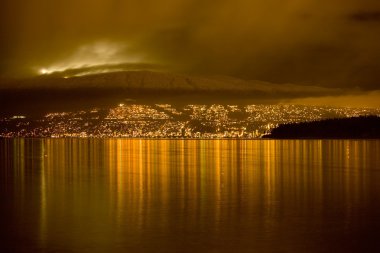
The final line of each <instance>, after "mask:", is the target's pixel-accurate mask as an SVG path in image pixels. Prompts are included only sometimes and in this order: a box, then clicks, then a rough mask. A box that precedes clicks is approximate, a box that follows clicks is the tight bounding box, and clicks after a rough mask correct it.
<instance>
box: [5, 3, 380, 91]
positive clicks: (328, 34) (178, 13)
mask: <svg viewBox="0 0 380 253" xmlns="http://www.w3.org/2000/svg"><path fill="white" fill-rule="evenodd" d="M0 19H1V30H0V33H1V34H0V36H1V40H0V50H1V51H0V53H1V58H0V66H1V68H0V76H1V77H2V78H14V77H27V76H33V75H37V74H42V73H45V72H46V73H47V72H52V71H55V70H63V69H67V68H81V67H88V66H90V67H91V66H97V65H107V64H123V63H127V64H153V65H154V64H156V65H160V66H165V68H167V70H168V71H173V72H181V73H187V74H193V75H226V76H233V77H236V78H242V79H246V80H262V81H267V82H273V83H294V84H298V85H317V86H324V87H329V88H335V87H339V88H348V89H361V90H364V91H371V90H377V89H379V82H380V75H379V73H380V60H379V59H380V1H378V0H329V1H320V0H267V1H259V0H234V1H230V0H229V1H227V0H218V1H217V0H213V1H208V0H207V1H205V0H160V1H157V0H80V1H78V0H28V1H25V0H23V1H22V0H3V1H1V3H0Z"/></svg>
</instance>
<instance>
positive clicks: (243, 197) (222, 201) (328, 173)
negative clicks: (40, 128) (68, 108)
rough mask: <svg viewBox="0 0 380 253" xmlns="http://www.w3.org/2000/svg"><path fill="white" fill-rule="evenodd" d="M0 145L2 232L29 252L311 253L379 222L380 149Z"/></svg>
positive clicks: (346, 144) (352, 144) (343, 144)
mask: <svg viewBox="0 0 380 253" xmlns="http://www.w3.org/2000/svg"><path fill="white" fill-rule="evenodd" d="M0 144H1V148H2V150H1V151H2V152H1V162H2V164H1V165H2V174H1V175H2V180H4V182H7V184H6V186H7V187H8V188H10V187H11V188H12V189H8V188H6V190H7V192H8V193H9V192H11V195H12V197H14V199H13V200H12V205H11V206H10V207H9V208H10V212H12V213H13V215H14V218H15V220H14V221H9V222H12V224H11V225H12V226H19V227H18V228H19V229H20V231H25V232H18V233H24V234H16V235H14V236H15V237H16V238H17V237H18V236H23V238H28V241H27V243H26V244H25V245H27V246H29V247H32V248H33V247H34V249H47V250H54V249H58V250H71V251H78V252H80V251H83V250H84V251H91V249H95V248H96V250H99V251H102V250H111V251H123V250H126V249H127V250H128V249H129V250H131V251H136V250H137V249H139V250H140V249H142V251H154V249H157V247H161V248H163V249H167V250H166V251H169V252H175V251H178V250H179V249H181V251H187V252H190V251H209V250H210V249H211V250H215V251H225V252H228V251H231V250H238V251H251V250H252V249H259V250H260V249H261V251H265V250H267V251H270V250H269V249H276V247H280V246H276V245H277V244H273V242H274V241H276V242H278V243H279V244H278V245H281V250H282V251H284V252H290V251H294V250H301V249H303V250H305V249H308V251H314V250H315V251H318V250H319V249H320V247H330V246H331V245H330V244H332V245H335V244H334V243H336V242H339V241H342V240H343V239H345V238H344V236H343V235H347V234H352V235H354V234H356V233H359V232H360V233H362V232H363V231H357V230H358V229H359V228H360V226H362V225H363V223H366V222H368V223H369V221H370V220H368V221H366V220H363V216H362V215H363V214H365V215H368V217H371V215H374V216H375V215H377V214H379V212H378V211H377V209H378V208H377V207H378V205H379V204H378V203H379V201H378V200H380V196H379V195H380V187H379V184H378V182H379V181H378V180H380V175H379V173H378V168H380V167H379V165H380V158H379V156H378V154H380V152H379V151H380V141H349V140H347V141H346V140H331V141H326V140H324V141H322V140H315V141H302V140H300V141H294V140H282V141H275V140H265V141H262V140H257V141H252V140H247V141H245V140H128V139H13V140H2V141H1V143H0ZM375 207H376V208H377V209H376V208H375ZM16 220H17V222H16ZM22 224H23V225H22ZM359 225H360V226H359ZM331 226H335V228H336V230H331ZM334 231H335V232H336V233H337V234H336V235H335V234H332V233H335V232H334ZM334 235H335V239H334V240H335V241H334V240H333V239H332V238H333V237H334ZM329 237H331V238H329ZM174 238H175V240H174ZM322 241H325V242H326V241H327V242H328V243H327V244H325V246H321V245H320V244H321V242H322ZM147 242H149V244H148V245H147V244H146V243H147ZM329 243H330V244H329ZM335 246H336V245H335ZM273 247H274V248H273ZM350 247H352V245H351V246H350Z"/></svg>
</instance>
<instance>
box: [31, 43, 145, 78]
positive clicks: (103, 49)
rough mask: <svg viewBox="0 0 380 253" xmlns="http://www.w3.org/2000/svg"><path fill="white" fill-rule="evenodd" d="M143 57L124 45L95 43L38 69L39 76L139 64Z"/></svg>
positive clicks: (111, 69) (94, 71)
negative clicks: (106, 66)
mask: <svg viewBox="0 0 380 253" xmlns="http://www.w3.org/2000/svg"><path fill="white" fill-rule="evenodd" d="M142 61H143V57H142V56H140V55H137V54H136V53H134V52H132V50H131V49H130V48H129V47H128V46H127V45H126V44H124V43H117V42H110V41H97V42H95V43H91V44H86V45H83V46H80V47H79V48H78V49H77V50H76V51H75V52H73V53H72V54H71V55H70V56H69V57H67V58H64V59H61V60H59V61H56V62H54V63H52V64H51V65H49V66H44V67H40V68H38V70H37V71H38V74H39V75H50V74H54V73H58V72H65V71H67V70H80V69H82V68H86V69H88V68H96V67H100V66H105V65H108V66H112V65H119V64H126V63H129V64H130V63H140V62H142ZM114 71H120V69H114V68H112V67H111V68H100V69H96V70H92V71H86V72H83V73H78V74H76V76H78V75H86V74H96V73H107V72H114Z"/></svg>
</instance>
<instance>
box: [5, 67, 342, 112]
mask: <svg viewBox="0 0 380 253" xmlns="http://www.w3.org/2000/svg"><path fill="white" fill-rule="evenodd" d="M65 74H66V73H56V74H53V75H41V76H37V77H34V78H29V79H22V80H13V81H7V82H3V83H2V84H1V85H0V108H2V109H1V110H0V115H1V114H16V113H22V112H24V111H28V112H29V113H32V112H38V113H44V112H47V111H51V110H65V111H66V110H79V109H80V108H83V107H86V108H88V107H95V106H107V105H114V104H115V103H119V102H122V101H125V100H126V99H127V100H129V101H130V100H133V101H137V103H139V102H141V103H148V104H149V103H153V104H154V103H172V104H191V103H193V104H194V103H195V104H210V103H233V104H239V103H245V104H247V103H252V104H258V103H277V102H278V101H280V100H281V99H290V98H299V97H305V96H309V97H317V96H324V95H334V94H339V93H341V92H342V91H341V90H339V89H329V88H322V87H316V86H301V85H294V84H273V83H269V82H263V81H250V80H242V79H237V78H233V77H228V76H190V75H184V74H174V73H165V72H158V71H119V72H112V73H100V74H92V75H83V76H78V75H74V76H66V75H65Z"/></svg>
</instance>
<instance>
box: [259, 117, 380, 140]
mask: <svg viewBox="0 0 380 253" xmlns="http://www.w3.org/2000/svg"><path fill="white" fill-rule="evenodd" d="M264 138H274V139H379V138H380V117H377V116H361V117H353V118H339V119H326V120H321V121H313V122H302V123H292V124H282V125H280V126H278V127H277V128H275V129H273V130H272V132H271V133H270V134H268V135H266V136H264Z"/></svg>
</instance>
